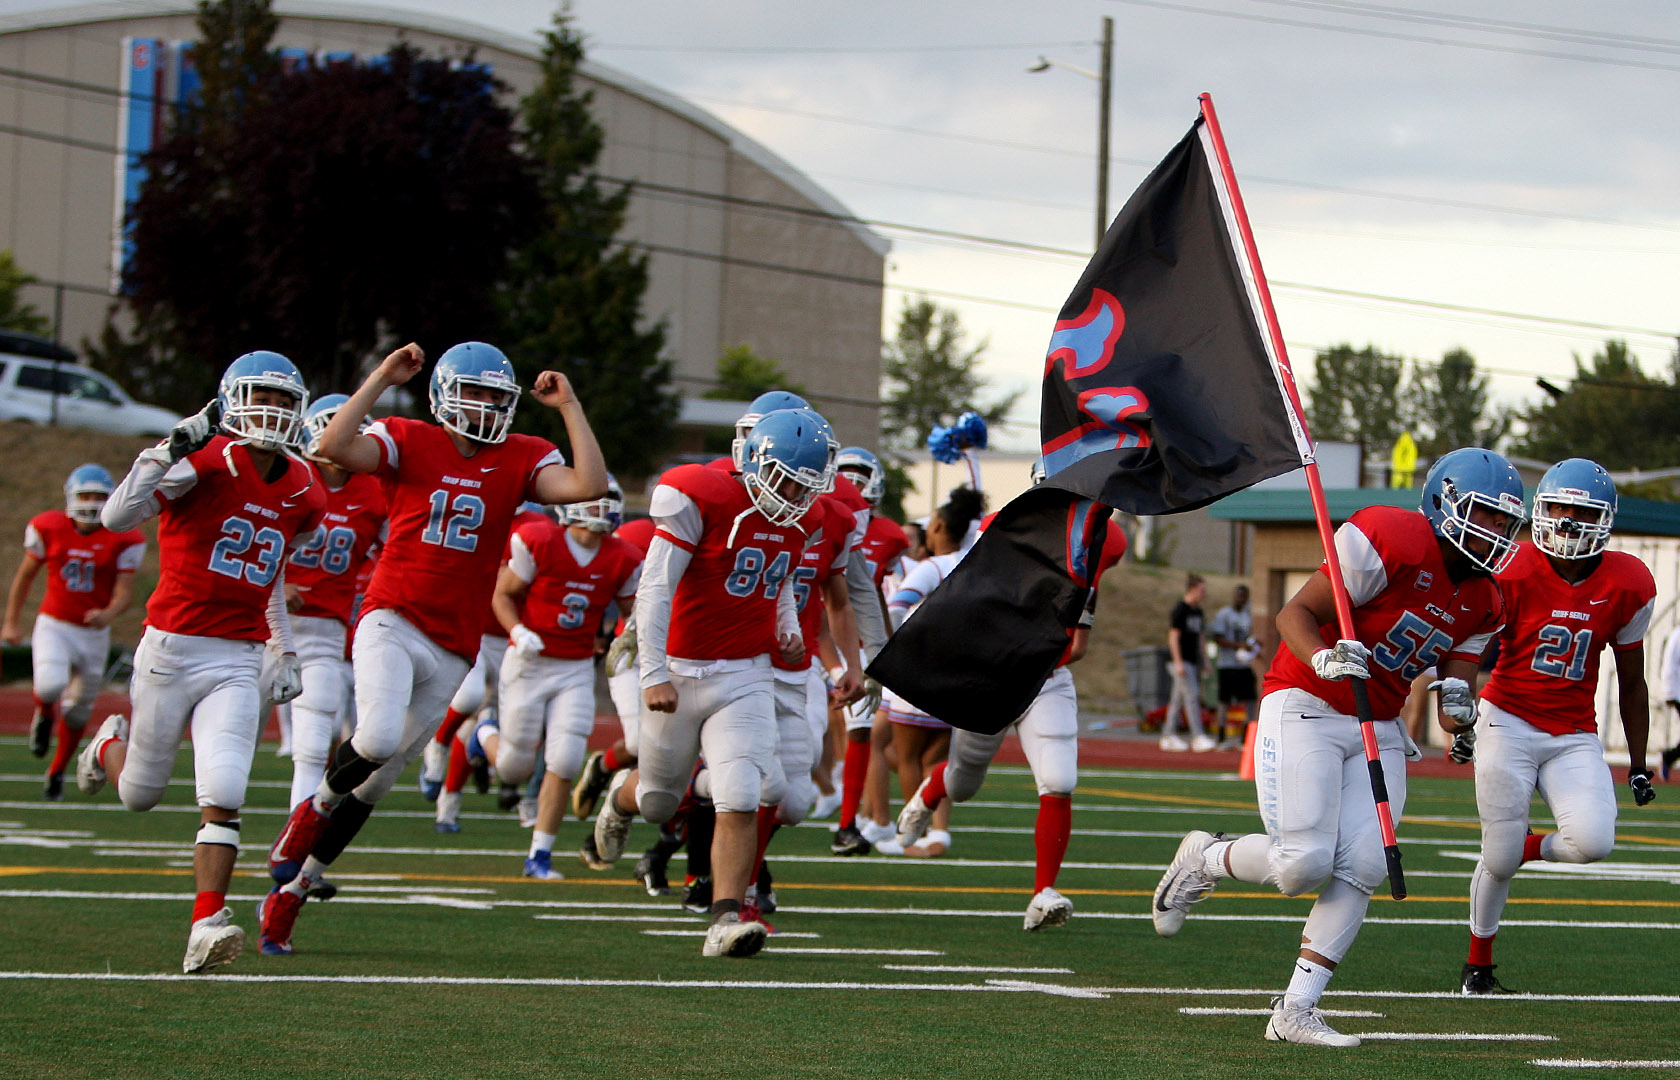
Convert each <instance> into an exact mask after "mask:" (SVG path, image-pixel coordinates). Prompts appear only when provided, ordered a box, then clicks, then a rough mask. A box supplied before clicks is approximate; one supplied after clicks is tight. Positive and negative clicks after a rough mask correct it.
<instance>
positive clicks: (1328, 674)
mask: <svg viewBox="0 0 1680 1080" xmlns="http://www.w3.org/2000/svg"><path fill="white" fill-rule="evenodd" d="M1312 667H1313V671H1315V672H1317V674H1318V677H1319V678H1321V679H1329V680H1331V681H1332V682H1334V681H1336V680H1338V679H1347V678H1354V679H1369V678H1370V677H1371V650H1370V649H1367V648H1366V647H1365V645H1364V643H1363V642H1359V641H1352V640H1350V639H1348V638H1343V639H1342V640H1341V641H1338V642H1336V644H1335V646H1334V647H1333V648H1329V649H1320V650H1318V651H1317V652H1315V653H1313V658H1312Z"/></svg>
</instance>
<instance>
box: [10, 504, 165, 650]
mask: <svg viewBox="0 0 1680 1080" xmlns="http://www.w3.org/2000/svg"><path fill="white" fill-rule="evenodd" d="M23 549H24V550H25V551H27V552H29V554H31V555H33V556H35V557H36V558H37V559H40V560H41V561H42V562H43V563H45V564H46V567H47V595H46V596H44V597H42V599H41V614H43V615H46V616H49V617H51V618H54V619H58V620H60V621H62V622H67V623H74V624H76V625H77V626H80V625H82V617H83V616H84V615H86V614H87V613H88V612H90V611H93V610H95V609H98V608H103V607H107V606H109V605H110V603H111V590H112V589H113V588H115V587H116V584H117V575H118V574H132V573H134V571H136V570H138V569H140V560H141V559H143V558H145V556H146V538H145V537H144V536H142V535H141V534H140V531H139V530H138V529H130V530H128V531H127V532H120V533H119V532H112V531H111V530H110V529H107V528H106V527H105V526H103V525H101V526H99V527H98V528H97V529H94V530H93V531H92V532H90V533H84V532H82V531H81V530H80V529H78V528H76V523H75V522H74V521H73V520H71V518H70V515H69V514H66V513H65V512H64V511H62V510H48V511H47V512H46V513H44V514H36V515H35V516H34V517H33V518H31V519H30V520H29V524H28V525H27V526H26V527H25V528H24V530H23Z"/></svg>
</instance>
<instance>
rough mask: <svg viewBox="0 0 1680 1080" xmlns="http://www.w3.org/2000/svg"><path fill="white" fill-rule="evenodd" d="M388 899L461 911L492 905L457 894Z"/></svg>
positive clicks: (486, 909) (476, 909)
mask: <svg viewBox="0 0 1680 1080" xmlns="http://www.w3.org/2000/svg"><path fill="white" fill-rule="evenodd" d="M333 899H334V900H336V899H338V897H336V896H335V897H333ZM370 899H375V900H381V899H386V898H384V897H371V898H370ZM390 899H391V900H392V901H393V902H395V903H400V904H401V903H406V904H431V905H432V906H433V907H450V908H460V909H462V910H463V911H489V910H490V908H491V906H492V905H490V904H488V903H486V902H484V901H483V900H467V899H464V898H462V897H459V896H436V895H432V894H429V893H415V894H414V895H413V896H410V897H408V898H407V899H406V900H399V899H396V898H394V897H393V898H390Z"/></svg>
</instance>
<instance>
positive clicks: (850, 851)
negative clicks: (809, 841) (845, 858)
mask: <svg viewBox="0 0 1680 1080" xmlns="http://www.w3.org/2000/svg"><path fill="white" fill-rule="evenodd" d="M829 850H830V851H832V852H834V854H836V855H867V854H869V851H870V845H869V841H868V840H865V839H864V838H863V833H861V832H859V831H858V827H857V826H856V825H847V826H846V827H845V828H841V829H835V830H834V843H833V844H831V845H829Z"/></svg>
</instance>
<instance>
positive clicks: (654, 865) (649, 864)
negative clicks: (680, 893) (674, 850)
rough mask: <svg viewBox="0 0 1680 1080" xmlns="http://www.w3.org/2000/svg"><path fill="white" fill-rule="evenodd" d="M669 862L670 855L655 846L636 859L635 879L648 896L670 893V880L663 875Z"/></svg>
mask: <svg viewBox="0 0 1680 1080" xmlns="http://www.w3.org/2000/svg"><path fill="white" fill-rule="evenodd" d="M591 839H593V837H591ZM670 862H671V860H670V857H669V856H667V855H662V854H661V853H660V851H659V850H658V849H657V848H655V849H654V850H653V851H650V852H648V853H647V854H646V855H643V856H642V857H641V858H639V859H637V860H636V880H638V881H640V882H641V883H642V885H643V887H645V888H646V889H647V893H648V895H649V896H670V895H671V880H670V878H668V877H666V876H665V868H666V867H667V866H669V865H670Z"/></svg>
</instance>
